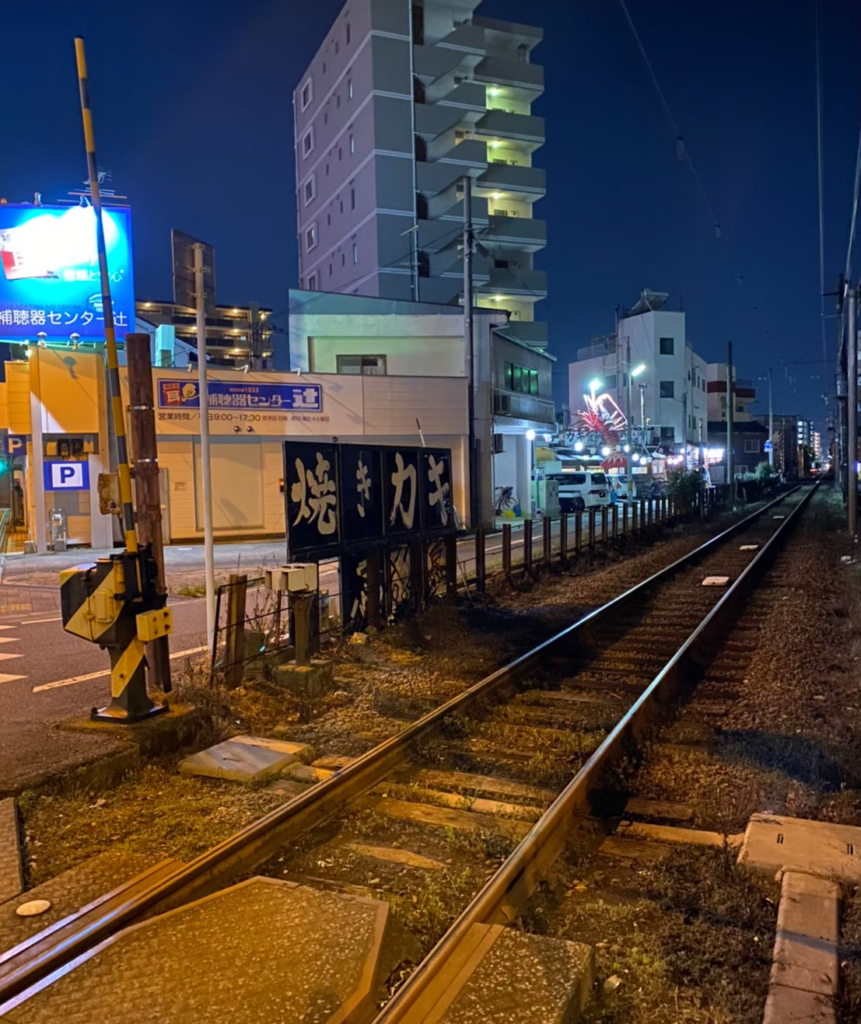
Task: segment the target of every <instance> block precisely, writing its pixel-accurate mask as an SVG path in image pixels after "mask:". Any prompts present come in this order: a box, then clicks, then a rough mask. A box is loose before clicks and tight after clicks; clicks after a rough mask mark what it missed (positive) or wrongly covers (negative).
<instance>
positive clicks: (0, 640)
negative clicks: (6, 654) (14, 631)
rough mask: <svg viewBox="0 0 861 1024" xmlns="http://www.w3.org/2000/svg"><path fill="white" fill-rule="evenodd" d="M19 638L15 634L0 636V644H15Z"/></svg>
mask: <svg viewBox="0 0 861 1024" xmlns="http://www.w3.org/2000/svg"><path fill="white" fill-rule="evenodd" d="M19 639H20V638H19V637H17V636H0V644H17V643H18V640H19Z"/></svg>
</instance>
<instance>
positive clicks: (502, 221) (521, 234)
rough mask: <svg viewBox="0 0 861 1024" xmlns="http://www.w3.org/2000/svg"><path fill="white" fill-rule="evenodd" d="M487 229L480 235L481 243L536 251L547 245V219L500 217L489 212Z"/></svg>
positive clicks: (524, 250)
mask: <svg viewBox="0 0 861 1024" xmlns="http://www.w3.org/2000/svg"><path fill="white" fill-rule="evenodd" d="M487 226H488V230H487V231H486V232H485V233H484V234H483V235H482V236H481V241H482V244H483V245H486V246H487V247H488V248H493V247H499V248H503V249H505V248H508V249H518V250H520V251H521V252H537V251H538V250H539V249H543V248H544V246H545V245H547V221H546V220H533V219H532V218H531V217H500V216H499V215H498V214H491V216H490V217H489V218H488V225H487Z"/></svg>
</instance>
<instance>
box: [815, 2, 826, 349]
mask: <svg viewBox="0 0 861 1024" xmlns="http://www.w3.org/2000/svg"><path fill="white" fill-rule="evenodd" d="M815 20H816V170H817V178H818V189H819V311H820V320H821V323H822V355H823V357H824V358H825V359H826V360H827V359H828V343H827V340H826V336H825V198H824V190H823V187H822V178H823V159H822V40H821V20H822V2H821V0H816V11H815Z"/></svg>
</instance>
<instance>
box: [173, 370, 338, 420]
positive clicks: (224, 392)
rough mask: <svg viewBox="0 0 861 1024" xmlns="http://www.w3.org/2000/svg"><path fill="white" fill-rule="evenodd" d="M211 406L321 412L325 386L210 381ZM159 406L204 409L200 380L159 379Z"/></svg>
mask: <svg viewBox="0 0 861 1024" xmlns="http://www.w3.org/2000/svg"><path fill="white" fill-rule="evenodd" d="M206 394H207V397H208V399H209V408H210V409H212V410H216V409H239V410H243V409H244V410H248V409H265V410H266V412H278V411H281V410H283V411H285V412H288V411H291V412H292V411H296V410H301V411H304V412H321V411H322V409H323V388H322V386H321V385H320V384H302V383H299V384H258V383H255V382H250V383H248V384H243V383H239V382H234V381H224V380H210V381H207V385H206ZM158 407H159V409H200V388H199V387H198V384H197V381H194V380H189V379H188V378H187V377H186V378H185V380H183V379H182V378H181V377H179V378H177V379H176V380H165V379H161V380H159V382H158Z"/></svg>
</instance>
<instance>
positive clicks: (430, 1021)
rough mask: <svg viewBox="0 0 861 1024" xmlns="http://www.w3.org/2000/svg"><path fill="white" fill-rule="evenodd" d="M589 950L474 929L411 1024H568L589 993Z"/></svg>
mask: <svg viewBox="0 0 861 1024" xmlns="http://www.w3.org/2000/svg"><path fill="white" fill-rule="evenodd" d="M593 971H594V963H593V952H592V948H591V947H590V946H586V945H583V944H582V943H579V942H568V941H566V940H564V939H551V938H548V937H546V936H543V935H527V934H524V933H523V932H517V931H514V929H512V928H503V927H502V926H501V925H475V926H474V927H473V928H471V929H470V931H469V933H468V934H467V935H466V937H465V938H464V940H463V942H462V943H461V944H460V947H459V948H458V949H457V950H456V951H455V953H454V955H453V956H452V960H451V963H450V965H449V966H448V967H447V968H446V972H445V974H444V976H442V977H440V978H439V979H437V980H436V981H435V982H434V983H433V985H432V986H431V990H430V991H428V992H427V993H426V994H425V996H424V997H423V999H422V1004H421V1006H420V1007H418V1006H417V1007H416V1011H417V1012H415V1013H414V1015H413V1016H412V1017H411V1018H410V1020H411V1021H412V1022H413V1024H419V1022H420V1021H421V1022H423V1024H477V1022H485V1021H487V1022H489V1021H515V1020H516V1021H517V1024H568V1022H570V1021H574V1020H577V1018H578V1017H579V1016H580V1013H581V1012H582V1011H583V1010H584V1009H585V1007H586V1005H587V1003H588V1001H589V999H590V997H591V994H592V980H593Z"/></svg>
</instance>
